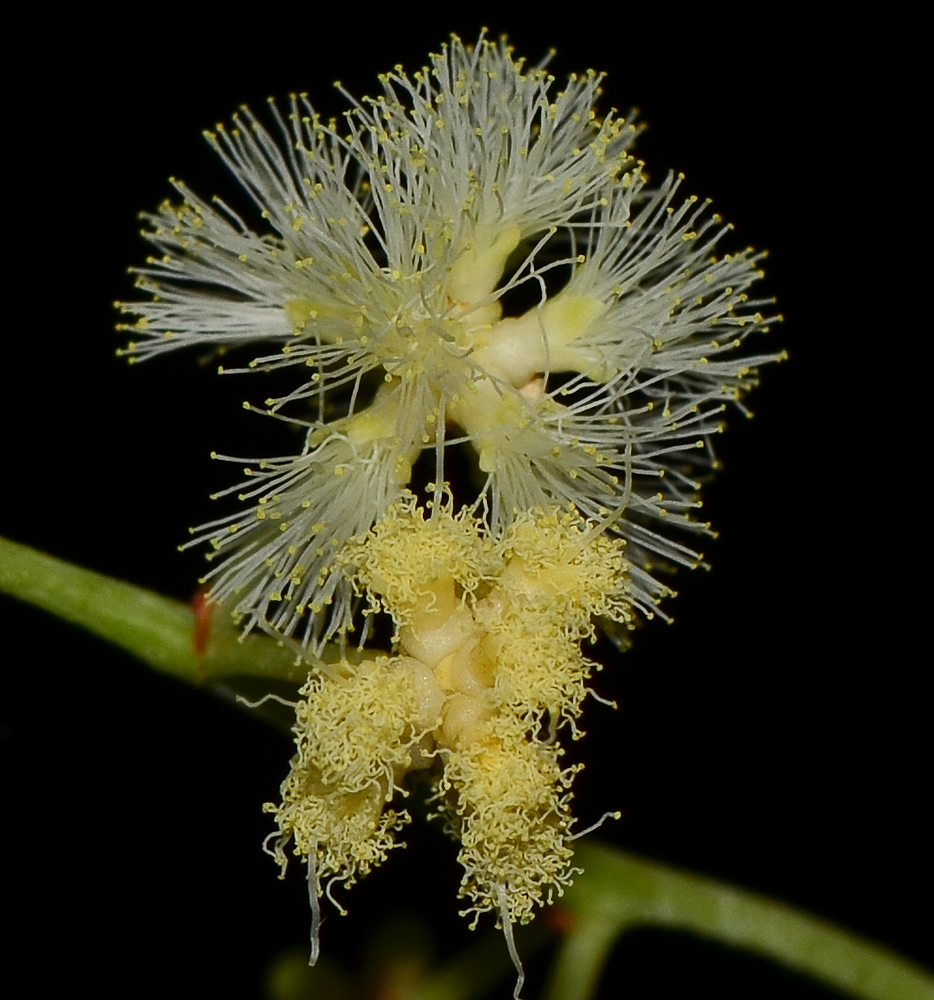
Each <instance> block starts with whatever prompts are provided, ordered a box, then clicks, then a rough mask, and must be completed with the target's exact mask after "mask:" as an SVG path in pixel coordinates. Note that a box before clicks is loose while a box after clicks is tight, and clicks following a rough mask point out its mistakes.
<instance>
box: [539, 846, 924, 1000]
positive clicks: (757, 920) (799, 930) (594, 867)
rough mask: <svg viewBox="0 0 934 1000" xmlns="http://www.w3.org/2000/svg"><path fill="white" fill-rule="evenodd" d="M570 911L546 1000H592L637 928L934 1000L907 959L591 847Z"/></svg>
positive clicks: (896, 997)
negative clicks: (617, 943) (680, 934)
mask: <svg viewBox="0 0 934 1000" xmlns="http://www.w3.org/2000/svg"><path fill="white" fill-rule="evenodd" d="M575 860H579V861H580V863H581V867H582V868H584V869H585V871H586V874H585V875H583V876H582V877H581V878H580V879H578V881H577V882H576V883H575V885H574V886H573V887H572V888H571V889H569V890H568V891H567V893H566V895H565V898H564V900H563V905H564V906H565V907H566V908H567V909H569V910H570V911H571V913H572V914H573V920H574V925H573V927H572V929H571V932H570V933H569V934H568V936H567V937H566V939H565V941H564V944H563V945H562V948H561V951H560V952H559V955H558V959H557V962H556V965H555V969H554V973H553V975H552V977H551V982H550V989H549V991H548V993H547V994H546V997H547V1000H589V998H590V997H592V996H593V995H594V991H595V990H596V988H597V985H598V981H599V975H600V970H601V969H602V967H603V964H604V962H605V960H606V958H607V956H608V954H609V951H610V949H611V947H612V943H613V941H614V939H615V938H616V937H617V936H618V935H620V934H621V933H623V931H625V930H628V929H630V928H632V927H636V926H654V927H664V928H666V929H669V930H685V931H690V932H692V933H695V934H698V935H700V936H701V937H706V938H709V939H711V940H714V941H718V942H720V943H722V944H726V945H729V946H731V947H735V948H742V949H745V950H747V951H751V952H755V953H757V954H759V955H762V956H764V957H766V958H769V959H772V960H773V961H775V962H778V963H780V964H783V965H785V966H787V967H789V968H791V969H794V970H795V971H797V972H800V973H801V974H803V975H806V976H810V977H811V978H813V979H816V980H818V981H820V982H823V983H825V984H827V985H828V986H831V987H833V988H835V989H837V990H839V991H840V992H842V993H846V994H849V995H851V996H854V997H861V998H864V1000H934V978H932V977H931V976H930V975H928V974H927V973H926V972H925V971H924V970H923V969H921V968H920V967H918V966H916V965H914V964H912V963H911V962H908V961H907V960H906V959H903V958H901V957H899V956H898V955H896V954H894V953H892V952H890V951H888V950H887V949H885V948H882V947H880V946H879V945H877V944H874V943H873V942H871V941H868V940H866V939H865V938H861V937H859V936H858V935H856V934H853V933H851V932H850V931H846V930H842V929H840V928H838V927H834V926H832V925H830V924H828V923H826V922H824V921H823V920H819V919H817V918H816V917H812V916H810V915H809V914H807V913H802V912H801V911H798V910H795V909H793V908H791V907H789V906H787V905H785V904H783V903H779V902H776V901H775V900H773V899H768V898H766V897H764V896H758V895H756V894H755V893H752V892H747V891H745V890H743V889H737V888H734V887H733V886H729V885H724V884H723V883H721V882H717V881H714V880H713V879H709V878H704V877H701V876H698V875H692V874H688V873H686V872H681V871H678V870H677V869H672V868H667V867H663V866H662V865H659V864H655V863H653V862H651V861H646V860H644V859H642V858H639V857H636V856H634V855H631V854H624V853H622V852H620V851H615V850H613V849H611V848H608V847H605V846H603V845H600V844H598V843H595V842H593V841H588V842H585V843H583V844H581V846H580V847H579V848H578V849H577V857H576V858H575Z"/></svg>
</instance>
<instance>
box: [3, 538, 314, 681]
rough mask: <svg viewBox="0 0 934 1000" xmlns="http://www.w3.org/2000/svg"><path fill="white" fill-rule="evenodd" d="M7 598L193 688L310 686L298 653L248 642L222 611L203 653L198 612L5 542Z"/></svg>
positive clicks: (254, 638) (264, 640)
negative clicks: (266, 682) (234, 681)
mask: <svg viewBox="0 0 934 1000" xmlns="http://www.w3.org/2000/svg"><path fill="white" fill-rule="evenodd" d="M0 593H5V594H9V595H10V596H12V597H16V598H19V599H20V600H21V601H26V602H27V603H29V604H33V605H35V606H36V607H39V608H43V609H44V610H45V611H48V612H49V613H50V614H53V615H57V616H58V617H59V618H63V619H64V620H65V621H67V622H71V623H72V624H73V625H78V626H79V627H81V628H84V629H86V630H87V631H88V632H91V633H93V634H94V635H97V636H100V638H102V639H105V640H107V641H108V642H111V643H113V644H114V645H116V646H119V647H120V648H121V649H124V650H126V651H127V652H128V653H130V654H131V655H133V656H135V657H137V658H138V659H140V660H142V661H143V662H144V663H147V664H148V665H149V666H150V667H152V668H153V669H155V670H158V671H160V672H161V673H164V674H169V675H171V676H173V677H175V678H177V679H179V680H182V681H185V682H186V683H188V684H195V685H201V684H205V683H206V682H209V681H217V680H219V679H220V678H229V677H237V676H249V677H260V678H275V679H279V680H288V681H304V679H305V677H306V676H307V675H308V664H300V665H296V660H297V657H296V654H295V652H294V650H291V649H288V648H286V647H285V646H283V645H281V644H279V643H277V642H275V641H274V640H272V639H270V638H268V637H267V636H263V635H256V634H254V635H249V636H247V637H246V639H244V640H241V638H240V634H239V630H238V629H237V628H236V626H235V625H234V624H233V622H232V621H231V619H230V616H229V615H227V614H225V613H224V612H223V611H222V610H220V609H214V611H213V612H212V613H211V617H210V623H209V625H210V627H209V629H208V630H207V635H206V637H205V640H204V643H203V649H202V650H200V651H199V650H196V649H195V627H196V616H195V612H194V609H193V608H192V607H191V606H189V605H187V604H182V603H181V602H180V601H173V600H171V599H170V598H168V597H162V596H160V595H159V594H154V593H153V592H152V591H150V590H145V589H144V588H142V587H136V586H134V585H133V584H130V583H123V582H121V581H119V580H114V579H111V578H110V577H107V576H102V575H101V574H100V573H94V572H92V571H91V570H88V569H82V568H81V567H80V566H73V565H72V564H71V563H67V562H64V561H62V560H61V559H55V558H54V557H52V556H47V555H44V554H43V553H41V552H36V551H35V550H34V549H31V548H29V547H28V546H26V545H19V544H17V543H16V542H11V541H9V540H8V539H5V538H0Z"/></svg>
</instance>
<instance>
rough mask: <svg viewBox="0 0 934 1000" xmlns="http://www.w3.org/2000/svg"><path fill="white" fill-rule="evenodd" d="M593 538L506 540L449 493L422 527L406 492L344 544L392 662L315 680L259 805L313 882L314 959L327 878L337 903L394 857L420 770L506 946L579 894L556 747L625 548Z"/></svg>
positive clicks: (513, 533)
mask: <svg viewBox="0 0 934 1000" xmlns="http://www.w3.org/2000/svg"><path fill="white" fill-rule="evenodd" d="M593 528H594V525H593V524H590V523H587V522H585V521H584V520H583V519H582V518H581V517H580V515H579V514H577V513H576V511H574V510H561V509H558V508H549V509H536V510H532V511H528V512H526V513H523V514H520V515H517V517H516V519H515V521H514V522H513V523H512V524H511V525H510V528H509V529H508V531H506V533H505V534H504V535H503V536H502V537H501V538H499V539H496V538H493V537H491V536H490V534H489V532H488V530H487V529H486V527H485V525H484V524H483V523H482V522H480V521H479V520H478V519H477V518H476V517H474V516H473V515H472V514H471V513H470V511H469V510H468V509H467V508H464V509H462V510H461V511H460V513H458V514H457V515H455V514H454V513H453V509H452V505H451V502H450V496H449V495H448V496H447V500H446V502H444V503H442V504H441V505H439V506H435V507H433V508H432V511H431V515H430V516H428V517H426V516H425V511H424V510H423V509H421V508H419V507H417V501H416V497H415V496H414V494H411V493H406V494H405V495H404V496H403V497H402V498H401V499H400V500H399V501H397V502H395V503H393V504H392V505H391V506H390V507H389V510H388V511H387V514H386V516H385V517H383V518H381V519H380V520H379V521H378V522H377V523H376V525H375V526H374V527H373V529H372V530H371V531H369V532H367V533H366V534H365V535H363V536H361V537H360V538H358V539H356V540H354V541H353V542H351V543H350V544H348V545H347V547H346V548H345V550H344V552H343V556H342V559H343V561H344V563H345V564H346V566H347V567H348V570H349V572H350V573H351V574H352V575H353V578H354V581H355V582H356V583H357V585H358V586H360V587H361V589H363V590H364V591H365V592H366V594H367V597H368V600H369V603H370V608H371V611H373V612H377V611H384V612H386V613H388V614H389V615H391V617H392V619H393V621H394V623H395V626H396V636H395V642H394V655H393V656H391V657H387V656H376V657H372V658H367V659H365V660H363V661H362V662H358V663H350V662H347V661H344V662H342V663H340V664H337V665H335V666H333V667H332V668H331V669H330V670H329V671H328V672H326V673H317V674H312V675H311V676H309V678H308V682H307V684H306V685H305V686H304V687H303V688H302V690H301V692H300V701H299V702H298V705H297V708H296V724H295V737H296V747H297V754H296V756H295V758H294V759H293V761H292V768H291V771H290V773H289V776H288V777H287V778H286V780H285V782H284V783H283V785H282V803H281V805H277V804H275V803H268V804H267V806H266V809H267V811H269V812H272V813H274V814H275V816H276V819H277V822H278V827H279V829H278V831H277V834H274V835H273V836H275V837H276V840H275V844H274V846H273V847H271V848H268V850H269V853H270V854H272V855H273V856H274V857H275V858H276V860H277V861H278V862H279V864H280V866H281V868H282V871H283V873H284V871H285V867H286V864H287V860H288V853H287V848H290V853H294V854H296V855H298V856H300V857H301V858H302V859H303V860H304V862H305V865H306V867H307V871H308V873H309V883H310V884H309V891H310V894H311V900H312V912H313V915H314V920H313V928H312V949H311V950H312V956H313V957H314V956H315V955H316V954H317V952H318V941H317V935H318V924H319V923H320V907H319V904H318V899H319V897H320V896H321V895H322V894H323V893H324V891H325V890H324V889H323V888H322V880H324V882H325V884H326V885H327V886H328V888H327V894H328V896H329V897H330V898H331V899H333V896H331V890H330V885H331V883H332V882H334V881H343V882H345V883H346V884H348V885H350V884H352V883H353V882H354V881H355V880H356V879H357V877H358V876H360V875H363V874H366V873H367V872H368V871H369V870H370V869H371V868H372V867H373V866H375V865H378V864H380V863H381V862H382V861H384V860H385V859H386V855H387V852H388V851H389V850H390V849H391V848H392V847H394V846H396V845H395V838H394V834H395V833H396V832H398V831H399V830H400V829H401V828H402V827H403V826H404V825H405V824H406V823H408V822H409V816H408V813H407V812H405V811H397V810H396V809H395V808H394V806H393V803H394V802H395V800H397V799H398V798H399V797H401V796H404V795H405V794H406V793H405V791H404V789H403V781H404V778H405V776H406V774H407V773H408V772H410V771H413V770H424V769H430V770H429V780H430V781H431V783H432V786H433V789H434V800H435V802H436V803H437V812H438V815H440V816H441V817H443V818H444V820H445V823H446V826H447V828H448V830H449V832H450V833H451V834H452V835H453V836H454V837H455V838H456V839H457V840H458V841H459V842H460V845H461V846H460V853H459V855H458V860H459V861H460V863H461V866H462V868H463V872H464V874H463V879H462V882H461V888H460V895H461V896H462V897H463V898H466V899H467V900H468V902H469V905H468V907H467V909H466V910H465V911H464V914H465V915H469V916H472V917H473V918H474V924H475V923H476V920H477V918H478V917H479V916H480V915H481V914H483V913H485V912H489V911H493V912H494V913H495V914H496V916H497V918H498V920H499V922H500V924H501V926H502V927H503V929H504V931H505V933H506V936H507V941H509V942H511V927H512V924H513V923H526V922H528V921H529V920H531V919H532V918H533V916H534V915H535V913H536V911H537V909H538V908H539V907H540V906H542V905H544V904H546V903H550V902H551V901H552V900H553V899H554V897H555V896H556V895H560V894H561V893H562V892H563V890H564V888H565V887H566V886H567V885H568V884H570V882H571V879H572V877H573V875H574V873H575V872H576V871H577V869H575V868H574V867H573V865H572V853H573V852H572V850H571V848H570V846H569V844H570V842H571V841H572V840H573V839H574V836H575V835H574V834H572V832H571V829H572V825H573V823H574V820H573V817H572V816H571V811H570V800H571V792H570V787H571V782H572V779H573V777H574V774H575V773H576V772H577V771H578V770H579V769H580V765H562V763H561V757H562V755H563V754H564V749H563V748H562V747H561V745H560V743H559V742H558V736H559V734H562V733H563V732H564V731H565V730H570V733H571V736H572V738H576V737H577V736H578V735H579V731H578V729H577V728H576V726H575V721H576V719H577V718H578V717H579V716H580V714H581V711H582V703H583V701H584V698H585V697H586V695H587V693H588V690H589V689H588V686H587V683H588V680H589V678H590V675H591V672H592V671H593V670H594V669H598V668H597V665H596V664H594V663H592V662H591V661H590V660H588V659H586V658H585V657H584V656H583V654H582V652H581V641H582V640H584V639H591V638H593V636H594V627H593V618H594V616H595V615H602V616H606V617H608V618H610V619H612V620H615V621H617V622H620V623H623V624H626V623H628V622H629V619H630V601H629V592H628V586H629V584H628V576H627V566H626V563H625V560H624V558H623V542H622V540H621V539H611V538H610V537H609V536H608V535H607V533H606V532H601V531H594V530H593ZM270 839H272V837H270ZM511 950H512V953H513V957H514V959H515V961H516V964H517V968H518V970H519V973H520V985H521V965H520V964H519V962H518V957H517V956H516V955H515V951H514V949H511ZM516 992H517V995H518V987H517V991H516Z"/></svg>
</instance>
